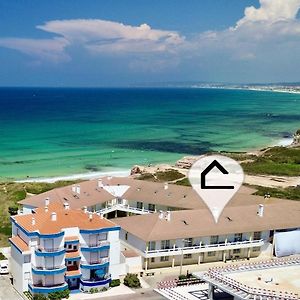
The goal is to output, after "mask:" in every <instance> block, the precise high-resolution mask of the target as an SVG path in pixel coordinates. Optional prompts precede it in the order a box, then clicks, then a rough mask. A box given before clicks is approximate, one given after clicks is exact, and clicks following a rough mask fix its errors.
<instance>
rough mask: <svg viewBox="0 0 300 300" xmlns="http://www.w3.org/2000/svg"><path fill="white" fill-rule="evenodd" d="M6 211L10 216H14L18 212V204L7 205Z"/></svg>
mask: <svg viewBox="0 0 300 300" xmlns="http://www.w3.org/2000/svg"><path fill="white" fill-rule="evenodd" d="M8 213H9V214H10V215H11V216H15V215H16V214H17V213H18V206H16V205H14V206H9V207H8Z"/></svg>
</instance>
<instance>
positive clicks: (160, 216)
mask: <svg viewBox="0 0 300 300" xmlns="http://www.w3.org/2000/svg"><path fill="white" fill-rule="evenodd" d="M158 217H159V218H160V219H161V220H162V219H163V218H164V212H163V211H162V210H160V211H159V216H158Z"/></svg>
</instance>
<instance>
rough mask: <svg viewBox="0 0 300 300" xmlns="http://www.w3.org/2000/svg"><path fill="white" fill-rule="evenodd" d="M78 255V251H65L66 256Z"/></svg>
mask: <svg viewBox="0 0 300 300" xmlns="http://www.w3.org/2000/svg"><path fill="white" fill-rule="evenodd" d="M78 256H80V254H79V251H75V252H66V258H74V257H78Z"/></svg>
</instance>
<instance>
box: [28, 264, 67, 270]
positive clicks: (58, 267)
mask: <svg viewBox="0 0 300 300" xmlns="http://www.w3.org/2000/svg"><path fill="white" fill-rule="evenodd" d="M31 266H32V268H33V269H36V270H60V269H64V268H66V265H60V266H54V265H53V266H46V265H44V266H35V265H34V264H32V265H31Z"/></svg>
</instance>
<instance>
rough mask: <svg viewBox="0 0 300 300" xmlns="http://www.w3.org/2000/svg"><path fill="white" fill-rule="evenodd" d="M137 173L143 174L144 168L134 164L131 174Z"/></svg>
mask: <svg viewBox="0 0 300 300" xmlns="http://www.w3.org/2000/svg"><path fill="white" fill-rule="evenodd" d="M137 174H142V170H141V168H140V166H137V165H135V166H133V167H132V168H131V170H130V175H137Z"/></svg>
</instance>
